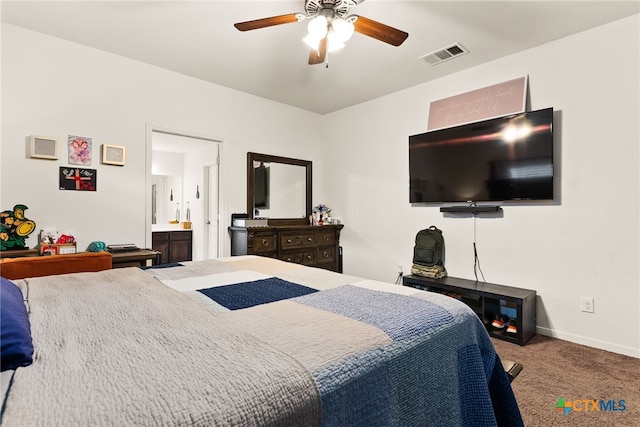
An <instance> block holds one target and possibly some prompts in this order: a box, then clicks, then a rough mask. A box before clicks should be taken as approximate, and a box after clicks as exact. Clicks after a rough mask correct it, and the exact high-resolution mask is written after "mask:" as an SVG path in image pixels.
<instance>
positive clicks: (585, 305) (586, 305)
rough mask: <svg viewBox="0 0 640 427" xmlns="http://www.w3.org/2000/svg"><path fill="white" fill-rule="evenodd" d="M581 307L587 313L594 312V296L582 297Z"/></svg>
mask: <svg viewBox="0 0 640 427" xmlns="http://www.w3.org/2000/svg"><path fill="white" fill-rule="evenodd" d="M580 308H581V310H582V311H584V312H585V313H593V298H589V297H582V298H580Z"/></svg>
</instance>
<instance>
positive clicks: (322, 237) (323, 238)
mask: <svg viewBox="0 0 640 427" xmlns="http://www.w3.org/2000/svg"><path fill="white" fill-rule="evenodd" d="M335 243H336V233H335V232H334V231H333V230H327V231H320V232H319V233H318V246H324V245H333V244H335Z"/></svg>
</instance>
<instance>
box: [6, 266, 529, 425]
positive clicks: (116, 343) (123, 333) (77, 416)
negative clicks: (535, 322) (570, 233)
mask: <svg viewBox="0 0 640 427" xmlns="http://www.w3.org/2000/svg"><path fill="white" fill-rule="evenodd" d="M29 288H30V303H31V311H32V313H31V322H32V328H33V335H34V345H35V347H36V353H35V360H34V364H33V365H32V366H29V367H27V368H20V369H18V371H17V372H16V378H15V382H14V385H13V386H12V388H11V390H10V393H9V399H8V402H7V407H6V411H5V413H4V417H3V426H4V425H6V426H9V427H13V426H25V425H29V426H31V425H34V426H47V425H56V426H57V425H65V426H73V425H77V426H102V425H104V426H129V425H148V426H157V425H166V426H176V425H211V426H218V425H229V426H267V425H283V426H313V425H324V426H336V427H344V426H398V427H405V426H426V425H430V426H495V425H502V426H519V425H522V419H521V417H520V413H519V410H518V406H517V404H516V401H515V397H514V395H513V392H512V390H511V387H510V384H509V381H508V378H507V376H506V374H505V372H504V371H503V370H502V368H501V363H500V360H499V358H498V356H497V355H496V353H495V350H494V348H493V345H492V343H491V341H490V339H489V336H488V334H487V332H486V330H485V329H484V326H483V324H482V322H481V321H480V320H479V319H478V317H477V316H476V314H475V313H474V312H473V311H471V309H469V308H468V307H467V306H466V305H464V304H462V303H461V302H459V301H457V300H455V299H453V298H449V297H446V296H443V295H439V294H434V293H430V292H423V291H418V290H416V289H413V288H406V287H403V286H398V285H391V284H386V283H380V282H376V281H372V280H365V279H361V278H357V277H353V276H347V275H341V274H337V273H333V272H330V271H325V270H321V269H317V268H309V267H303V266H300V265H296V264H290V263H285V262H282V261H278V260H273V259H267V258H260V257H253V256H247V257H231V258H225V259H220V260H206V261H196V262H188V263H183V264H181V265H178V266H174V267H170V268H153V269H149V270H147V271H145V272H143V271H141V270H138V269H136V268H129V269H121V270H112V271H106V272H101V273H81V274H74V275H65V276H56V277H48V278H40V279H30V280H29Z"/></svg>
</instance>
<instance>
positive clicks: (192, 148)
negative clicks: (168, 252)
mask: <svg viewBox="0 0 640 427" xmlns="http://www.w3.org/2000/svg"><path fill="white" fill-rule="evenodd" d="M149 132H150V138H148V140H149V139H150V142H151V150H150V156H151V157H150V164H151V180H150V183H149V185H147V187H148V188H147V191H148V192H149V193H150V194H149V197H147V200H149V203H150V205H151V206H150V208H149V210H148V212H149V215H148V216H149V218H148V219H147V222H148V223H150V224H151V227H150V228H151V231H152V232H153V231H167V230H172V229H183V224H184V223H191V230H192V236H193V247H192V250H193V260H194V261H195V260H202V259H208V258H217V257H218V256H219V255H220V243H221V242H220V230H219V227H220V221H219V218H220V196H219V194H220V193H219V182H220V167H219V166H220V154H219V153H220V144H221V141H220V140H217V139H215V138H208V137H203V136H200V135H194V134H189V133H185V132H175V131H167V130H163V129H159V128H150V130H149ZM148 153H149V151H148Z"/></svg>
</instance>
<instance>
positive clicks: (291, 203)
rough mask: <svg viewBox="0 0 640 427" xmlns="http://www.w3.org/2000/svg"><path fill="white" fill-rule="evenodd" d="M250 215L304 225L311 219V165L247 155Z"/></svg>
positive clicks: (280, 158)
mask: <svg viewBox="0 0 640 427" xmlns="http://www.w3.org/2000/svg"><path fill="white" fill-rule="evenodd" d="M247 214H248V216H249V218H268V219H269V222H270V223H274V224H275V223H279V224H287V223H290V224H304V223H307V222H308V218H309V215H311V161H309V160H299V159H291V158H288V157H280V156H271V155H268V154H258V153H247Z"/></svg>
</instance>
